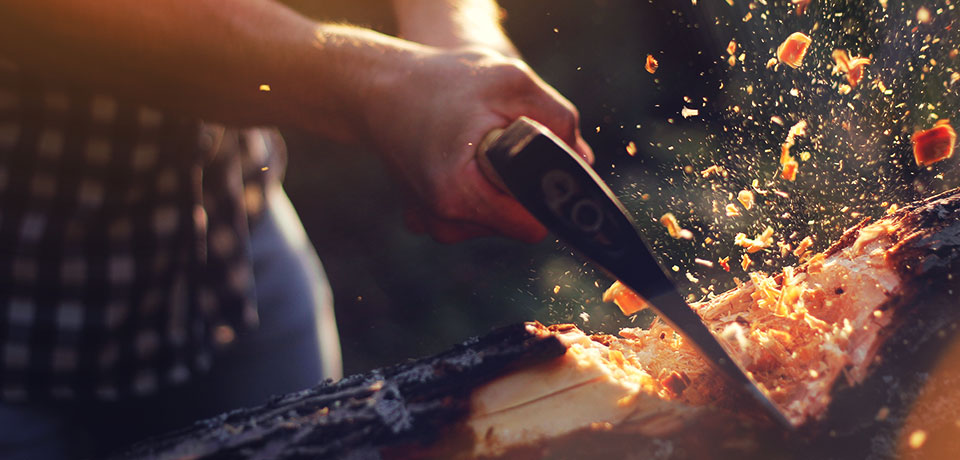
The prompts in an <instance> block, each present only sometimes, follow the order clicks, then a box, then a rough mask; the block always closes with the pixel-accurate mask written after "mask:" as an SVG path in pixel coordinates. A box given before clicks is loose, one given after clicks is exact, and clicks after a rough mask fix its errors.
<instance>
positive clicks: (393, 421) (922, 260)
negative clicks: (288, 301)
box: [118, 190, 960, 459]
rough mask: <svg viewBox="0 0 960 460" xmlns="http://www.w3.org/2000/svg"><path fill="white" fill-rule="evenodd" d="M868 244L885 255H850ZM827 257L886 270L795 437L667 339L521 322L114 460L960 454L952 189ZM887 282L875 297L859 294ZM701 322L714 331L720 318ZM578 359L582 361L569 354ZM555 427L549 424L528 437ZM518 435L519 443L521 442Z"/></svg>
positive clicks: (734, 297)
mask: <svg viewBox="0 0 960 460" xmlns="http://www.w3.org/2000/svg"><path fill="white" fill-rule="evenodd" d="M878 225H880V227H882V228H883V230H882V231H877V229H878V228H880V227H878ZM875 233H876V234H875ZM878 249H879V250H882V251H883V254H882V257H881V258H880V259H877V258H876V257H873V258H872V259H871V258H867V259H856V257H859V256H862V255H863V254H865V252H864V251H866V254H869V253H871V251H876V250H878ZM844 251H846V252H844ZM825 254H826V257H827V258H830V257H834V258H837V257H840V256H842V255H844V254H847V255H850V257H848V258H847V259H849V261H854V262H858V261H863V262H864V263H867V262H866V261H873V262H869V263H878V262H876V261H878V260H882V261H883V263H882V267H873V268H875V269H878V270H880V271H878V272H876V273H874V274H873V275H871V276H872V277H859V275H858V276H854V277H852V278H849V279H850V280H853V281H854V283H859V284H862V285H863V286H859V287H857V286H854V287H853V291H856V292H859V293H858V294H857V295H858V296H860V298H862V299H865V300H864V305H865V306H862V308H863V310H864V311H865V312H868V313H871V314H872V311H873V310H879V311H881V312H883V313H882V315H881V317H880V318H879V319H880V320H878V321H873V322H869V324H873V325H874V326H871V327H873V329H870V330H866V331H862V332H861V331H857V333H856V334H854V335H853V336H852V337H854V338H853V339H850V343H852V345H851V344H850V343H848V344H847V345H846V346H848V351H849V352H851V353H854V351H850V350H857V351H856V353H859V355H858V356H861V357H862V358H864V359H861V360H859V361H857V360H853V362H852V363H848V364H846V365H843V366H841V367H842V369H840V370H839V371H837V372H835V373H833V374H829V375H825V376H819V377H818V379H821V380H817V379H810V380H809V381H810V382H823V383H824V385H826V386H825V387H824V389H823V394H826V395H828V396H829V399H828V400H827V401H826V402H825V403H824V404H823V405H822V407H821V406H817V404H815V403H811V404H810V406H809V407H810V410H808V411H798V412H796V413H795V415H796V416H797V417H798V420H799V421H800V424H801V425H802V427H801V429H800V430H798V431H796V432H793V433H787V432H783V431H781V430H780V429H778V428H776V427H774V426H772V425H771V424H769V423H768V422H766V421H765V420H764V419H763V417H762V416H760V415H758V413H757V412H756V411H753V410H751V409H750V400H749V399H748V398H743V397H739V396H738V395H737V393H736V392H732V391H729V390H727V389H725V388H724V384H723V382H722V380H720V378H719V377H718V376H716V375H715V374H713V373H712V371H710V369H709V368H707V367H706V366H705V365H704V364H703V363H702V362H699V358H698V357H697V356H696V354H695V353H693V352H691V351H689V350H687V349H686V348H684V347H683V345H682V343H681V344H680V345H676V344H673V345H671V344H670V343H669V342H670V340H666V338H667V335H666V334H665V335H664V338H665V340H664V341H663V342H660V341H658V340H659V339H658V340H649V339H650V337H651V336H650V334H651V333H650V331H637V332H635V333H634V334H635V335H634V336H633V337H630V338H629V339H628V340H620V339H617V338H614V337H611V336H594V337H592V338H584V337H582V336H579V337H578V336H577V333H576V331H574V330H572V329H570V327H566V326H551V327H549V328H548V327H544V326H542V325H539V324H527V325H516V326H512V327H508V328H505V329H501V330H498V331H495V332H493V333H491V334H490V335H488V336H485V337H483V338H480V339H474V340H471V341H469V342H467V343H465V344H463V345H460V346H458V347H455V348H454V349H452V350H451V351H449V352H447V353H444V354H441V355H438V356H435V357H431V358H426V359H423V360H419V361H416V362H412V363H406V364H402V365H398V366H394V367H391V368H388V369H382V370H377V371H373V372H370V373H367V374H364V375H357V376H352V377H348V378H347V379H344V380H343V381H341V382H337V383H327V384H324V385H321V386H319V387H317V388H313V389H310V390H305V391H303V392H299V393H294V394H291V395H286V396H284V397H281V398H277V399H275V400H273V401H270V402H269V403H267V404H266V405H264V406H261V407H258V408H253V409H243V410H238V411H236V412H233V413H230V414H225V415H223V416H221V417H218V418H215V419H211V420H206V421H202V422H198V423H197V424H195V425H194V426H192V427H188V428H186V429H184V430H181V431H180V432H177V433H173V434H171V435H168V436H164V437H161V438H158V439H155V440H151V441H147V442H145V443H143V444H141V445H139V446H137V447H135V448H134V449H132V450H131V451H129V452H128V453H126V454H125V455H122V456H120V457H118V458H125V459H132V458H156V459H167V458H205V459H214V458H217V459H219V458H241V459H243V458H247V459H252V458H281V459H293V458H470V457H472V456H475V455H478V454H479V455H488V456H503V457H505V458H571V459H573V458H590V457H599V456H603V455H606V456H609V457H610V458H644V459H646V458H662V459H666V458H764V459H776V458H838V459H839V458H888V457H893V456H895V455H899V456H904V457H911V456H912V457H914V458H937V457H936V455H937V452H947V453H950V454H952V453H955V452H960V429H958V428H957V425H956V422H957V418H958V417H960V415H958V414H960V412H958V410H960V395H958V393H960V392H957V391H952V389H953V388H954V386H955V385H956V384H957V383H960V364H956V363H955V362H956V361H955V360H960V345H957V344H956V343H955V342H956V341H955V337H956V336H957V334H956V330H957V321H958V319H960V303H958V301H957V292H956V290H957V289H958V288H960V283H958V282H957V279H960V278H957V277H958V276H960V261H958V256H960V190H953V191H951V192H948V193H945V194H942V195H940V196H936V197H932V198H930V199H927V200H924V201H923V202H920V203H916V204H913V205H908V206H904V207H903V208H902V209H900V210H899V211H897V212H896V213H894V214H892V215H890V216H887V217H885V218H883V219H880V220H879V221H877V222H873V223H869V222H868V223H864V224H861V225H859V226H857V227H855V228H853V229H851V230H849V231H848V232H847V233H846V234H845V235H844V236H843V237H842V238H840V239H839V240H838V241H837V242H836V243H835V244H834V245H833V246H832V247H831V248H830V249H829V250H828V251H826V253H825ZM858 254H859V256H858ZM877 254H879V253H874V256H877ZM844 257H846V256H844ZM837 260H839V259H837ZM845 260H846V259H845ZM845 263H847V264H848V265H850V264H851V263H852V262H845ZM858 263H859V262H858ZM854 265H855V264H854ZM868 265H869V264H868ZM808 268H809V267H799V268H798V270H797V272H798V273H803V272H805V271H806V270H807V269H808ZM848 268H849V267H848ZM853 268H856V267H853ZM873 268H872V269H873ZM838 273H839V272H838ZM815 275H816V274H813V273H811V274H810V276H809V277H808V278H806V279H808V280H811V283H814V282H816V283H819V284H818V285H819V286H820V287H819V288H818V289H822V290H830V289H833V288H834V287H835V286H833V284H831V279H829V277H827V276H825V275H820V276H821V277H822V278H824V279H822V280H820V281H817V278H816V276H815ZM891 280H893V281H891ZM779 282H782V278H781V279H780V281H779ZM885 283H886V284H888V285H887V287H886V288H884V289H880V288H877V287H876V286H874V285H871V284H875V285H880V284H885ZM889 283H893V284H889ZM845 288H847V289H850V286H845ZM750 289H755V287H752V286H751V285H749V284H748V285H745V286H744V287H742V288H740V289H739V290H736V291H733V292H730V293H726V294H724V295H722V296H720V297H719V298H718V299H715V300H714V301H712V303H708V304H704V305H700V306H698V308H700V310H701V313H702V314H704V315H705V316H710V315H713V314H714V313H716V312H717V311H719V310H720V309H722V308H734V307H736V306H737V305H741V306H742V305H746V304H747V303H749V299H751V295H750V294H751V291H750ZM858 289H859V291H857V290H858ZM845 292H848V291H845ZM838 295H839V294H838ZM724 302H726V304H724ZM872 303H877V305H873V304H872ZM710 312H713V313H710ZM710 318H711V319H708V323H710V322H711V321H713V322H714V323H715V324H718V325H719V324H721V323H722V321H724V320H723V319H722V318H723V315H722V314H716V315H714V316H711V317H710ZM718 318H719V319H718ZM828 319H830V318H828ZM835 319H836V318H833V320H835ZM864 324H868V323H866V322H865V323H864ZM627 335H628V336H629V335H630V333H629V332H628V333H627ZM728 339H730V338H729V337H728ZM583 340H587V341H588V342H590V343H595V344H597V345H601V346H598V347H595V348H596V349H597V350H608V351H605V352H604V353H607V354H605V355H603V356H604V359H606V360H607V361H602V360H601V361H596V360H591V359H592V358H591V359H583V357H584V356H586V355H583V353H586V354H590V353H593V352H592V351H589V350H590V349H593V348H591V347H584V346H582V345H583V343H584V342H582V341H583ZM730 340H734V339H730ZM578 341H580V342H579V343H580V344H581V345H580V346H575V344H576V343H578ZM638 343H640V345H638ZM675 345H676V346H675ZM578 348H579V349H583V350H588V351H583V350H581V351H579V352H577V351H571V350H575V349H578ZM609 350H623V354H624V355H625V356H627V358H628V359H634V364H629V365H626V368H628V369H627V370H622V369H621V370H618V369H619V368H618V367H617V366H608V365H607V364H604V363H606V362H608V361H609V360H610V359H613V360H614V361H616V359H619V358H617V357H616V356H614V357H613V358H611V357H610V356H609ZM951 350H952V351H951ZM577 353H581V355H577ZM598 353H599V352H598ZM631 353H633V354H634V355H635V356H634V355H631ZM631 356H633V357H632V358H631ZM615 358H616V359H615ZM584 362H586V363H587V364H586V365H582V363H584ZM631 366H632V367H631ZM634 368H635V369H638V371H637V372H634V371H633V370H630V369H634ZM831 369H832V368H831ZM641 371H642V372H641ZM671 372H674V373H676V374H677V376H673V375H672V374H671ZM831 372H833V371H832V370H831ZM770 378H771V377H770V376H769V375H767V376H761V380H763V379H770ZM818 385H819V384H818ZM815 386H816V385H815ZM817 391H819V390H816V388H814V389H812V390H810V389H805V390H802V391H801V390H797V391H796V392H794V393H790V394H791V395H792V396H790V397H805V396H804V395H814V396H816V395H817V394H819V393H817ZM788 393H789V392H788ZM915 401H916V402H917V404H914V402H915ZM878 413H879V414H880V415H881V416H882V417H880V419H879V420H878ZM552 421H560V422H562V423H560V424H551V423H548V422H552ZM511 424H514V425H511ZM551 426H553V427H557V426H559V428H558V429H555V430H553V431H549V430H547V431H540V432H539V435H538V432H537V431H536V430H544V429H547V428H550V427H551ZM544 427H546V428H544ZM523 429H526V430H528V432H526V433H522V432H520V431H517V430H523ZM916 429H925V430H927V431H928V432H929V440H928V443H927V445H926V446H925V447H923V448H921V449H920V450H913V449H910V448H908V447H906V446H905V445H904V444H903V443H900V444H898V442H899V441H901V440H902V439H904V436H906V435H908V434H909V433H906V434H905V433H904V431H905V430H906V431H913V430H916ZM951 429H952V430H954V431H950V430H951ZM505 430H506V431H505ZM511 430H512V431H511ZM509 433H513V434H509ZM517 433H520V434H519V435H518V434H517ZM544 433H546V434H544ZM491 440H499V441H497V442H492V441H491ZM934 447H936V448H937V449H940V450H938V451H934V450H932V449H934ZM925 449H927V450H925ZM943 458H949V457H943Z"/></svg>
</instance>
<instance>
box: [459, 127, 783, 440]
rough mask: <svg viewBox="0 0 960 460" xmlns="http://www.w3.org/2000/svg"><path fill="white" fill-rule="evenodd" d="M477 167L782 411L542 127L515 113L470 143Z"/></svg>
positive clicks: (578, 163)
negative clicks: (505, 123) (511, 119)
mask: <svg viewBox="0 0 960 460" xmlns="http://www.w3.org/2000/svg"><path fill="white" fill-rule="evenodd" d="M477 161H478V163H479V165H480V169H481V170H482V171H483V173H484V175H486V177H487V178H488V179H489V180H490V182H491V183H493V184H494V185H496V186H497V187H498V188H500V189H501V190H504V191H505V192H508V193H510V194H511V195H513V196H514V198H516V199H517V201H519V202H520V203H521V204H522V205H523V206H524V207H526V209H527V210H528V211H529V212H530V213H531V214H533V216H534V217H536V218H537V220H539V221H540V223H542V224H543V225H544V226H545V227H546V228H547V229H549V230H550V231H551V232H553V233H554V234H555V235H557V236H558V237H560V238H561V239H563V240H564V241H566V242H567V244H569V245H570V246H571V247H572V248H574V249H576V250H577V251H578V252H580V253H581V254H583V255H585V256H587V257H588V258H589V259H591V260H592V261H593V262H595V263H596V265H598V266H599V267H600V268H601V269H603V270H605V271H606V272H607V273H608V274H610V275H611V276H612V277H614V278H616V279H619V280H620V281H621V282H622V283H624V284H626V285H627V286H629V287H630V288H631V289H633V290H634V291H635V292H637V293H638V294H640V295H641V296H643V297H644V298H645V299H646V300H647V301H649V302H650V304H651V306H652V307H653V308H654V310H656V311H657V313H659V315H660V317H661V319H663V320H665V321H666V322H667V323H668V324H670V325H672V326H673V327H674V329H675V330H677V331H678V332H679V333H681V334H682V335H683V336H684V337H686V338H687V340H689V341H690V342H691V343H692V344H693V345H694V346H695V347H696V348H698V349H699V350H700V352H701V353H702V354H703V355H704V356H705V357H706V358H707V360H708V361H709V362H710V363H712V364H713V365H714V366H715V367H716V368H717V369H718V370H720V371H721V372H722V373H724V374H726V375H727V376H728V377H730V379H732V381H733V382H735V383H736V384H737V385H738V386H741V387H742V388H744V389H745V390H746V391H747V392H749V393H751V394H752V395H753V396H754V397H755V398H756V400H757V401H758V402H759V403H760V404H761V406H762V407H763V408H764V409H765V411H766V412H767V413H768V415H769V416H770V417H771V418H772V419H773V420H775V421H776V422H779V423H780V424H782V425H783V426H784V427H792V424H791V423H790V422H789V421H787V419H786V417H784V415H783V413H782V412H781V411H780V409H779V408H777V407H776V405H775V404H774V403H773V402H772V401H770V400H769V399H768V398H767V397H766V395H764V394H763V393H762V392H761V391H760V390H759V389H758V388H757V386H756V384H754V382H753V381H752V380H751V379H750V378H749V377H748V376H747V375H746V374H745V373H744V372H743V370H742V369H740V367H739V366H737V364H736V363H735V362H734V361H733V359H732V358H731V357H730V355H729V354H728V353H727V351H726V350H725V349H724V348H723V346H722V345H720V342H718V341H717V339H716V338H715V337H714V336H713V334H712V333H711V332H710V331H709V330H708V329H707V327H706V326H705V325H704V324H703V321H701V319H700V317H699V316H698V315H697V314H696V312H694V311H693V310H692V309H691V308H690V306H689V305H687V303H686V301H685V300H684V299H683V296H682V295H681V294H680V293H679V291H677V288H676V286H674V284H673V280H671V279H670V277H669V276H668V275H667V273H666V272H665V271H664V270H663V268H662V267H661V266H660V263H659V262H658V261H657V259H656V258H655V257H654V256H653V254H652V252H651V251H650V247H649V246H648V245H647V243H646V241H644V239H643V237H642V236H641V235H640V233H639V232H638V231H637V227H636V225H635V224H634V221H633V219H632V218H631V217H630V214H629V213H628V212H627V210H626V209H625V208H624V207H623V204H622V203H620V200H618V199H617V197H616V196H614V194H613V192H612V191H611V190H610V187H608V186H607V184H606V183H604V181H603V180H602V179H601V178H600V177H599V176H598V175H597V173H596V172H595V171H594V170H593V168H591V167H590V165H589V164H587V162H586V161H584V159H583V158H581V157H580V155H578V154H577V153H576V152H574V151H573V149H571V148H570V146H568V145H567V144H566V143H565V142H563V141H562V140H561V139H560V138H558V137H557V136H556V135H555V134H554V133H552V132H551V131H550V130H549V129H547V128H546V127H544V126H543V125H541V124H540V123H537V122H536V121H533V120H531V119H529V118H526V117H520V118H518V119H517V120H516V121H514V122H513V123H512V124H510V126H508V127H507V128H506V129H503V130H494V131H492V132H491V133H489V134H487V136H485V137H484V139H483V141H482V142H481V143H480V145H479V147H478V148H477Z"/></svg>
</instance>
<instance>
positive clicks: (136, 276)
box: [0, 60, 277, 402]
mask: <svg viewBox="0 0 960 460" xmlns="http://www.w3.org/2000/svg"><path fill="white" fill-rule="evenodd" d="M257 136H258V131H236V130H228V129H224V128H222V127H217V126H214V125H204V124H202V123H200V122H199V121H197V120H191V119H187V118H183V117H177V116H171V115H170V114H165V113H162V112H159V111H157V110H153V109H150V108H148V107H144V106H142V105H140V104H137V103H136V102H132V101H123V100H119V99H117V98H114V97H111V96H109V95H104V94H98V93H95V92H90V91H88V90H85V89H83V88H77V87H71V86H70V85H66V84H59V83H58V82H49V81H44V80H43V79H40V78H37V77H36V76H32V75H28V74H26V73H24V72H21V71H19V70H18V69H17V68H16V67H15V66H14V65H12V64H9V63H6V62H4V61H2V60H0V284H2V288H0V400H4V401H10V402H13V401H24V400H41V399H72V398H98V399H116V398H121V397H125V396H128V395H137V394H147V393H151V392H154V391H156V390H157V389H159V388H161V387H163V386H165V385H171V384H177V383H180V382H183V381H186V380H187V379H189V378H190V376H191V375H193V374H195V373H197V372H203V371H204V370H206V369H207V368H208V367H209V366H210V362H211V359H212V356H213V351H214V350H215V349H216V348H217V347H218V346H222V345H225V344H227V343H229V342H231V341H232V340H233V339H234V338H235V337H236V335H237V334H242V333H243V332H244V331H246V330H249V329H250V328H252V327H254V326H255V325H256V322H257V314H256V308H255V304H254V300H253V299H254V297H253V294H254V293H253V288H252V286H253V282H252V276H253V272H252V265H251V261H250V255H249V238H248V233H247V232H248V228H249V222H248V220H249V219H251V218H255V211H257V209H256V204H257V198H258V194H260V195H262V190H263V186H262V183H260V182H258V181H262V180H264V174H256V173H259V172H260V170H261V168H259V167H249V161H247V160H250V159H251V158H254V157H258V158H257V159H259V160H260V161H262V162H265V161H268V159H269V155H268V154H269V153H270V152H269V150H270V148H269V147H270V145H274V146H276V145H277V143H276V142H272V143H271V142H267V139H269V136H267V137H264V136H262V135H261V136H260V137H257ZM261 144H262V145H261ZM268 144H269V145H268ZM245 164H247V165H248V166H247V167H246V170H247V174H246V177H245V175H244V169H245ZM251 171H254V173H251ZM259 199H260V201H259V203H262V197H259ZM248 211H251V212H248Z"/></svg>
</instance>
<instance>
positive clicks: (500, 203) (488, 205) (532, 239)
mask: <svg viewBox="0 0 960 460" xmlns="http://www.w3.org/2000/svg"><path fill="white" fill-rule="evenodd" d="M462 177H463V179H464V183H465V184H473V186H472V188H473V191H472V192H471V193H470V197H471V198H472V200H471V201H472V203H473V205H472V208H473V211H474V212H473V216H472V219H471V220H475V221H477V222H482V223H483V225H484V226H485V227H488V228H490V229H492V230H494V231H496V232H497V233H499V234H501V235H504V236H507V237H509V238H513V239H515V240H519V241H523V242H525V243H536V242H538V241H540V240H542V239H543V238H544V237H545V236H547V229H546V228H545V227H544V226H543V225H542V224H540V222H539V221H538V220H537V219H536V218H535V217H533V215H531V214H530V212H529V211H527V210H526V208H524V207H523V205H521V204H520V203H518V202H517V201H516V200H515V199H514V198H513V197H512V196H510V195H507V194H505V193H503V192H501V191H500V190H499V189H498V188H496V186H494V185H493V184H491V183H490V181H488V180H487V179H486V177H484V176H483V174H482V173H481V172H480V169H479V165H478V164H477V162H476V160H472V161H470V162H469V163H467V164H466V165H465V170H464V171H463V175H462Z"/></svg>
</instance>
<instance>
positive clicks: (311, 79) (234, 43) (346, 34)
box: [0, 0, 426, 140]
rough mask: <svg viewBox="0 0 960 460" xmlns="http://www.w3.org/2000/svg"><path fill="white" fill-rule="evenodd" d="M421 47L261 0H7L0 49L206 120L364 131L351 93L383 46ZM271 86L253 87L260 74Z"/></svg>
mask: <svg viewBox="0 0 960 460" xmlns="http://www.w3.org/2000/svg"><path fill="white" fill-rule="evenodd" d="M416 52H426V50H425V47H420V46H418V45H415V44H413V43H409V42H406V41H403V40H399V39H394V38H391V37H387V36H384V35H381V34H377V33H375V32H372V31H369V30H363V29H356V28H350V27H343V26H332V25H318V24H316V23H315V22H313V21H311V20H309V19H307V18H305V17H303V16H301V15H300V14H298V13H296V12H294V11H292V10H290V9H288V8H286V7H284V6H282V5H280V4H278V3H275V2H273V1H270V0H152V1H150V2H147V3H138V2H130V1H126V0H98V1H96V2H76V1H70V0H43V1H32V2H11V3H7V4H5V6H2V7H0V55H6V56H10V57H11V58H12V59H13V60H14V61H15V62H18V63H20V64H21V65H22V66H24V67H26V68H30V69H33V70H36V71H38V72H39V73H41V74H45V75H52V76H55V77H56V78H57V79H60V80H63V79H71V80H75V81H78V82H79V83H81V84H85V85H87V86H92V87H95V88H101V89H102V90H105V91H110V92H114V93H119V94H125V95H130V96H134V97H136V98H139V99H146V100H147V102H152V103H155V104H158V105H160V106H165V107H167V108H173V109H177V110H180V111H184V112H187V113H191V114H194V115H196V116H199V117H204V118H208V119H212V120H217V121H224V122H230V123H241V124H284V125H295V126H298V127H302V128H306V129H309V130H312V131H315V132H320V133H322V134H326V135H328V136H330V137H333V138H338V139H340V140H352V139H354V138H356V137H358V136H362V135H363V134H362V133H361V132H359V131H362V124H363V113H362V110H363V107H364V106H365V105H366V104H365V103H364V101H363V100H362V99H363V98H364V97H365V95H366V94H368V92H369V91H368V88H367V86H369V85H370V84H372V82H373V81H374V80H372V79H374V78H383V77H384V76H385V75H389V67H390V66H391V63H392V56H396V58H397V59H401V58H402V57H403V56H402V55H403V54H406V53H416ZM261 84H266V85H269V86H270V89H271V91H269V92H265V91H260V89H259V88H260V85H261Z"/></svg>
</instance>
